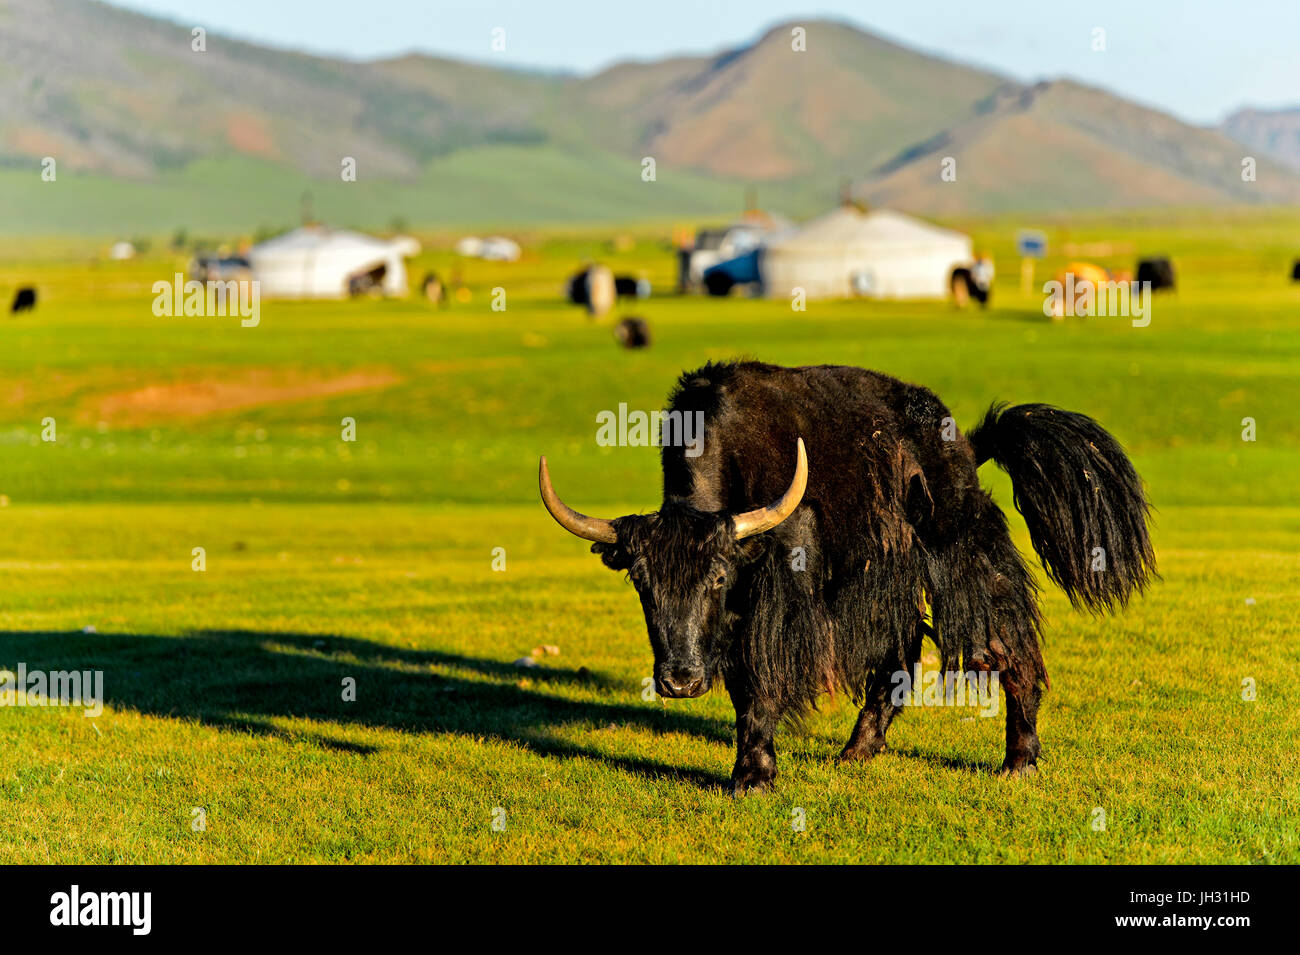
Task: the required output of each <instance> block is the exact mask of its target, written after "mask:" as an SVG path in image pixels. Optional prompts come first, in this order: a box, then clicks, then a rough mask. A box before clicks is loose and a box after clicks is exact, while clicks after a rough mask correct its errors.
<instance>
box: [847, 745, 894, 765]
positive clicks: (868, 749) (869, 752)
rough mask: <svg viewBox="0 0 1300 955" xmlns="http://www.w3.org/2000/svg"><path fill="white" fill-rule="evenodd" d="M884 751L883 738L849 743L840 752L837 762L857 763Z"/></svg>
mask: <svg viewBox="0 0 1300 955" xmlns="http://www.w3.org/2000/svg"><path fill="white" fill-rule="evenodd" d="M884 751H885V743H884V741H883V740H872V741H870V742H867V743H849V744H848V745H847V746H845V747H844V749H843V750H842V751H841V752H840V756H839V762H841V763H858V762H863V761H865V760H868V759H871V758H872V757H873V756H878V755H879V754H881V753H883V752H884Z"/></svg>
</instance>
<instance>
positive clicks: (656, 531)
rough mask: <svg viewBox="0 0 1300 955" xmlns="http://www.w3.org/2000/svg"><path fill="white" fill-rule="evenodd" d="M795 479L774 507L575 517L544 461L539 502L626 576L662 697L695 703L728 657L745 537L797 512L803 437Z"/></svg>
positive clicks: (747, 545) (754, 548) (804, 473)
mask: <svg viewBox="0 0 1300 955" xmlns="http://www.w3.org/2000/svg"><path fill="white" fill-rule="evenodd" d="M795 452H796V457H795V471H794V479H793V480H792V481H791V482H790V486H789V488H788V489H787V490H786V492H785V494H783V495H782V496H781V498H780V499H779V500H777V501H776V502H775V503H773V504H770V505H768V506H766V507H758V508H754V509H752V510H748V511H741V512H740V513H735V514H727V513H705V512H703V511H697V510H695V509H694V508H691V507H687V506H685V505H682V504H676V503H674V504H667V503H666V504H665V505H664V507H663V509H661V510H659V511H656V512H655V513H653V514H643V515H634V516H631V517H620V518H619V519H618V520H614V521H608V520H603V519H602V518H599V517H588V516H587V515H586V514H580V513H578V512H577V511H575V510H574V509H573V508H571V507H569V505H567V504H565V503H564V501H562V500H560V496H559V495H558V494H556V493H555V488H553V487H552V486H551V476H550V473H549V472H548V471H547V469H546V458H545V457H543V458H542V460H541V465H540V468H539V475H538V477H539V481H540V485H541V492H542V503H543V504H545V505H546V509H547V510H548V511H550V513H551V516H552V517H553V518H555V520H556V522H557V523H559V525H560V526H561V527H563V528H564V529H565V530H567V531H568V532H569V533H571V534H574V535H576V536H578V537H581V538H583V539H584V540H589V541H595V542H596V543H595V546H594V547H592V550H593V551H594V552H595V553H597V554H599V555H600V556H601V559H602V560H604V562H605V564H606V566H608V567H611V568H613V569H614V570H626V571H627V572H628V576H629V577H631V579H632V583H633V584H635V585H636V590H637V593H638V594H640V595H641V606H642V608H643V609H644V610H645V623H646V629H647V630H648V631H649V633H650V646H651V647H652V648H653V650H654V654H655V684H656V685H657V687H658V690H659V693H660V694H661V695H662V696H677V697H693V696H699V695H701V694H702V693H704V692H705V691H706V690H708V688H709V685H710V684H711V683H712V682H713V679H714V677H715V676H716V675H717V673H718V672H719V671H720V669H721V667H722V661H723V660H724V658H725V656H726V651H727V646H726V643H727V639H726V638H727V632H728V629H729V628H728V627H727V620H726V617H727V611H726V606H727V592H728V590H730V589H731V587H732V586H733V584H734V582H735V578H736V575H737V571H738V570H739V569H740V568H741V567H742V566H743V565H744V564H746V563H748V562H749V561H751V560H753V559H754V556H755V555H756V554H757V553H758V552H760V551H761V550H762V544H761V542H759V541H757V540H753V541H749V540H746V539H747V538H751V537H755V536H756V535H760V534H763V533H764V532H765V531H769V530H771V529H772V528H774V527H776V526H777V525H778V524H780V523H781V522H782V521H784V520H785V519H786V518H787V517H789V516H790V515H791V514H792V513H794V509H795V508H796V507H798V506H799V502H800V501H801V500H802V499H803V493H804V490H805V489H806V488H807V486H808V457H807V454H806V453H805V451H804V446H803V439H802V438H800V439H799V441H798V443H797V445H796V448H795Z"/></svg>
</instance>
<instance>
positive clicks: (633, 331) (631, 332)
mask: <svg viewBox="0 0 1300 955" xmlns="http://www.w3.org/2000/svg"><path fill="white" fill-rule="evenodd" d="M614 338H615V339H617V340H618V343H619V344H620V345H622V346H623V347H624V348H629V349H636V348H649V347H650V326H649V325H648V324H647V323H646V320H645V319H644V318H637V317H635V316H631V317H628V318H625V319H623V321H621V322H619V323H618V324H617V325H616V326H614Z"/></svg>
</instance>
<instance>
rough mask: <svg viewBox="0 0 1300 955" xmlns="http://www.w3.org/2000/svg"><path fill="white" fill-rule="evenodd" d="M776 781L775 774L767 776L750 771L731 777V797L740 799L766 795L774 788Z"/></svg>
mask: <svg viewBox="0 0 1300 955" xmlns="http://www.w3.org/2000/svg"><path fill="white" fill-rule="evenodd" d="M775 781H776V774H775V773H770V774H767V773H761V772H758V771H757V770H750V771H748V772H744V773H738V774H734V775H732V777H731V795H732V796H733V797H735V798H736V799H739V798H740V797H741V796H748V795H751V794H757V793H765V792H767V791H768V790H770V789H771V788H772V785H773V783H774V782H775Z"/></svg>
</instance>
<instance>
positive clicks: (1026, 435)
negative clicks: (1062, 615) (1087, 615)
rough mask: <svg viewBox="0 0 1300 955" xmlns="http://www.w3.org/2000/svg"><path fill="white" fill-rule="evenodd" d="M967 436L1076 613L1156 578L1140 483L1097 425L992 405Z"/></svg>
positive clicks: (1041, 410)
mask: <svg viewBox="0 0 1300 955" xmlns="http://www.w3.org/2000/svg"><path fill="white" fill-rule="evenodd" d="M967 438H968V439H969V440H970V443H971V445H972V446H973V447H974V450H975V458H976V461H977V462H978V463H980V464H983V463H984V462H985V461H989V460H992V461H995V462H997V464H998V465H999V466H1001V468H1002V469H1003V470H1004V471H1006V472H1007V474H1009V475H1010V476H1011V484H1012V488H1013V489H1014V491H1015V504H1016V509H1017V510H1019V511H1020V513H1021V514H1023V515H1024V517H1025V523H1026V524H1027V525H1028V526H1029V537H1030V539H1031V540H1032V541H1033V544H1034V550H1036V551H1038V556H1039V557H1040V558H1042V561H1043V566H1044V568H1045V569H1046V570H1047V574H1048V576H1050V577H1051V578H1052V580H1054V581H1056V583H1058V584H1059V585H1060V586H1061V588H1062V589H1063V590H1064V591H1065V592H1066V594H1067V595H1068V596H1069V598H1070V602H1071V603H1072V604H1074V606H1076V607H1080V606H1082V607H1086V608H1087V609H1089V610H1091V611H1093V612H1097V613H1099V612H1101V611H1103V610H1112V609H1114V607H1115V605H1116V604H1119V605H1120V606H1123V605H1124V604H1126V603H1127V602H1128V599H1129V597H1130V596H1132V594H1133V593H1134V591H1137V592H1139V593H1140V592H1141V591H1142V590H1143V589H1145V588H1146V585H1147V584H1148V583H1149V582H1150V581H1151V578H1152V577H1154V576H1156V564H1155V552H1154V551H1153V550H1152V547H1151V537H1150V535H1149V534H1148V532H1147V520H1148V517H1149V512H1150V506H1149V505H1148V504H1147V500H1146V495H1145V493H1144V492H1143V489H1142V479H1141V478H1140V477H1139V476H1138V473H1137V471H1135V470H1134V468H1133V465H1132V463H1131V462H1130V461H1129V459H1128V457H1127V456H1126V455H1125V454H1124V449H1123V448H1121V447H1120V445H1119V442H1118V441H1116V440H1115V439H1114V438H1113V437H1112V436H1111V435H1110V434H1109V433H1108V432H1107V431H1105V430H1104V429H1103V428H1102V427H1101V425H1099V424H1097V422H1095V421H1093V420H1092V419H1091V418H1089V417H1087V416H1086V415H1081V414H1075V413H1074V412H1072V411H1062V410H1061V409H1060V408H1053V407H1051V406H1050V405H1041V404H1030V405H1015V406H1014V407H1007V406H1006V405H1005V404H1001V405H997V404H995V405H994V406H993V407H991V408H990V409H989V410H988V413H987V414H986V415H985V416H984V420H983V421H981V422H980V423H979V424H978V425H976V426H975V428H974V429H973V430H972V431H970V432H968V433H967ZM1098 548H1100V550H1098Z"/></svg>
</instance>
